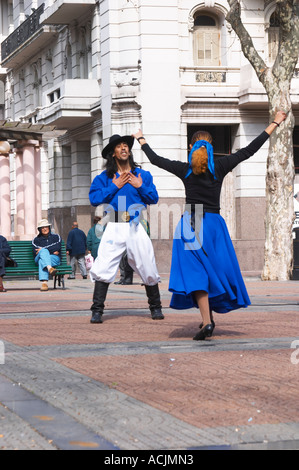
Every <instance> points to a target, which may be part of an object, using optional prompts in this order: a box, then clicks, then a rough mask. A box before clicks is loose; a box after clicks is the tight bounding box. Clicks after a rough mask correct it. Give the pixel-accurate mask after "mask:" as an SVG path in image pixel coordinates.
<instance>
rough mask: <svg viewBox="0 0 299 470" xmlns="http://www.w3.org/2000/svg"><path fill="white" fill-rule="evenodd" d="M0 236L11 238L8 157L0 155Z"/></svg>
mask: <svg viewBox="0 0 299 470" xmlns="http://www.w3.org/2000/svg"><path fill="white" fill-rule="evenodd" d="M0 234H1V235H3V236H4V237H5V238H7V237H10V236H11V218H10V168H9V157H7V156H4V155H0Z"/></svg>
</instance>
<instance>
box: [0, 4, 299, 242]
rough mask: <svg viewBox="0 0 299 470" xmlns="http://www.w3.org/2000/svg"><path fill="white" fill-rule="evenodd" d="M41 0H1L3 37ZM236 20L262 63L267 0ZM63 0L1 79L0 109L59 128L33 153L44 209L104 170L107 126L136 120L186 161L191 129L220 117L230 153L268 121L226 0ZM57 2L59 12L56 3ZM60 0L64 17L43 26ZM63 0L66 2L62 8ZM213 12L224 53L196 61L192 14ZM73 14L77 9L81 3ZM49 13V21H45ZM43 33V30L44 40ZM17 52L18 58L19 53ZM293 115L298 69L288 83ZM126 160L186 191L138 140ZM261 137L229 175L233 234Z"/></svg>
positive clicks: (125, 126)
mask: <svg viewBox="0 0 299 470" xmlns="http://www.w3.org/2000/svg"><path fill="white" fill-rule="evenodd" d="M42 3H43V2H42V0H35V1H30V0H25V1H24V2H21V1H18V0H16V1H14V2H13V5H12V6H11V7H9V5H8V2H6V1H2V2H1V3H0V6H1V8H0V29H1V25H2V29H1V31H0V37H1V40H3V39H4V38H5V37H6V36H7V34H9V33H11V32H12V31H13V30H14V29H16V28H17V27H18V26H19V25H20V24H22V22H23V21H24V19H25V18H26V16H28V15H31V14H32V9H33V8H38V7H39V6H40V5H41V4H42ZM249 3H250V8H246V9H244V10H243V13H242V14H243V21H244V23H245V26H246V27H247V28H248V31H249V33H250V34H251V35H252V38H253V42H254V44H255V46H256V48H257V50H258V52H259V53H260V54H261V56H262V57H263V58H264V59H265V60H266V62H267V57H268V23H269V18H270V16H271V14H272V12H273V11H274V8H275V3H276V2H274V1H273V2H271V1H267V2H264V1H263V0H251V1H250V2H249ZM68 5H69V4H68V3H67V2H64V1H63V0H55V1H54V0H46V1H45V12H44V15H43V21H45V23H44V24H43V28H44V29H43V31H44V32H43V34H42V35H40V36H38V37H37V38H36V39H35V44H36V45H37V46H38V45H39V44H40V47H36V48H35V49H34V50H33V49H32V51H33V52H32V54H31V55H30V54H29V56H28V57H27V55H28V50H29V49H28V48H27V49H26V51H27V52H26V54H25V55H24V54H23V53H22V52H20V53H19V54H18V56H17V58H18V60H17V61H16V62H14V65H13V66H12V68H11V70H10V68H9V67H8V69H7V77H6V79H5V78H4V79H3V81H4V83H5V87H6V93H5V96H6V99H5V117H6V118H11V119H12V120H19V119H20V120H25V121H28V120H29V119H31V120H32V122H37V123H45V124H55V125H57V127H58V129H65V130H66V131H67V132H66V133H65V134H64V135H63V136H61V137H60V138H57V139H56V141H49V142H48V143H47V145H45V148H44V149H43V151H42V154H41V155H42V169H43V171H42V188H43V198H42V208H43V210H46V209H47V208H50V209H51V210H55V208H59V209H60V208H70V210H71V212H72V214H73V213H74V208H75V207H80V206H87V207H88V205H89V202H88V189H89V185H90V181H91V179H93V178H94V177H95V176H96V174H98V173H99V172H100V171H101V170H102V167H103V159H102V158H101V150H102V148H103V146H105V145H106V144H107V142H108V139H109V137H110V136H111V135H112V134H115V133H119V134H123V135H124V134H131V133H133V132H135V131H136V130H138V129H139V128H140V127H141V128H142V130H143V132H144V134H145V135H146V137H147V139H148V141H149V143H150V145H151V146H152V147H153V148H154V149H155V150H156V151H157V153H158V154H160V155H163V156H165V157H168V158H171V159H179V160H182V161H185V160H186V156H187V145H188V142H187V133H188V126H189V125H193V126H198V127H200V126H201V125H219V126H222V125H228V126H230V127H231V132H232V150H237V149H239V148H241V147H243V146H246V145H247V144H248V143H249V142H250V141H251V140H252V139H253V138H254V137H256V136H257V135H258V134H259V133H260V132H261V131H262V130H263V129H264V128H265V127H266V125H267V123H268V119H269V118H268V105H267V97H266V95H265V91H264V90H263V87H262V86H261V85H260V83H259V81H258V79H257V77H256V75H255V72H254V71H253V69H252V67H251V66H250V64H249V63H248V61H247V60H246V59H245V58H244V56H243V54H242V52H241V50H240V44H239V41H238V39H237V38H236V36H235V34H234V32H233V31H232V29H231V27H230V25H228V24H227V23H226V21H225V15H226V13H227V11H228V9H229V6H228V2H227V1H226V0H218V1H214V0H202V1H201V0H199V1H194V0H176V1H173V0H164V1H163V2H161V1H158V0H129V1H126V0H100V1H99V2H98V3H96V4H95V3H93V2H91V1H90V0H85V1H84V2H81V6H82V9H81V10H80V14H78V15H77V17H76V18H73V19H72V20H71V21H69V18H70V16H71V15H72V14H73V11H75V8H77V6H78V5H79V6H80V3H79V2H78V4H75V3H74V4H73V7H71V8H72V9H70V7H69V6H68ZM58 6H59V7H61V10H59V9H58ZM63 8H65V12H66V13H65V21H66V23H68V24H63V19H62V21H61V22H60V23H59V21H58V20H57V17H55V18H56V19H55V21H56V23H55V24H54V23H53V24H51V18H53V16H52V15H54V16H55V14H56V15H57V14H58V11H63ZM68 8H69V9H68ZM199 10H201V11H202V12H205V13H207V14H209V13H212V14H214V15H216V17H217V18H218V22H219V25H220V29H219V33H220V38H221V39H220V50H221V61H220V64H219V65H218V66H213V67H196V66H195V65H194V59H193V19H192V18H193V15H194V13H195V12H196V11H199ZM78 11H79V10H78ZM47 18H48V19H49V21H48V22H47ZM45 38H47V39H45ZM24 57H25V59H24ZM291 88H292V93H293V102H294V110H295V113H297V114H298V108H299V92H298V90H299V77H298V78H294V80H293V82H292V87H291ZM133 150H134V157H135V159H136V160H137V161H138V162H139V163H142V165H143V167H144V168H145V169H150V170H151V172H152V174H153V176H154V181H155V184H156V186H157V189H158V191H159V195H160V198H161V201H162V202H163V199H167V200H168V201H169V200H174V201H180V203H181V202H182V201H183V199H184V189H183V185H182V183H181V182H180V181H179V180H178V179H177V178H175V177H173V176H171V175H170V174H168V173H166V172H163V171H162V170H159V169H158V168H154V167H152V165H151V164H149V163H148V162H147V161H146V157H145V155H144V154H143V152H142V151H141V150H140V148H139V145H138V144H135V146H134V149H133ZM266 159H267V144H265V146H264V147H263V149H262V150H261V151H260V152H258V154H257V155H256V156H254V157H253V158H251V159H250V160H249V161H247V162H244V163H242V165H240V166H239V167H238V168H237V169H235V170H234V172H233V173H232V174H231V175H229V176H228V177H227V180H226V181H225V184H224V188H223V194H224V195H223V197H222V209H223V214H224V215H225V218H226V220H227V221H228V225H229V228H230V231H231V234H232V235H233V236H234V235H235V234H236V233H237V231H238V230H237V228H236V201H237V200H238V203H239V200H240V199H242V198H244V200H245V199H246V201H247V203H248V198H249V199H252V200H256V201H257V200H258V199H259V198H263V197H264V194H265V171H266Z"/></svg>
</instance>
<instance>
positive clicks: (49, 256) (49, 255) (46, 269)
mask: <svg viewBox="0 0 299 470" xmlns="http://www.w3.org/2000/svg"><path fill="white" fill-rule="evenodd" d="M37 230H38V232H39V233H38V236H37V237H35V238H34V239H33V240H32V248H33V255H34V261H35V263H36V264H37V265H38V270H39V276H38V278H39V280H40V281H41V283H42V285H41V288H40V290H41V291H48V290H49V287H48V280H49V275H51V276H55V274H56V272H57V269H56V266H59V265H60V262H61V260H60V256H61V253H60V252H61V238H60V236H59V235H57V234H56V233H52V232H51V224H50V223H49V222H48V220H47V219H42V220H41V221H40V222H39V223H38V226H37Z"/></svg>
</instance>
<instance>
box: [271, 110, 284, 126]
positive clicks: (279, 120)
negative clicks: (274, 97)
mask: <svg viewBox="0 0 299 470" xmlns="http://www.w3.org/2000/svg"><path fill="white" fill-rule="evenodd" d="M286 117H287V114H286V113H285V112H284V111H278V112H277V113H276V114H275V117H274V121H275V122H277V124H281V123H282V122H283V121H284V120H285V119H286Z"/></svg>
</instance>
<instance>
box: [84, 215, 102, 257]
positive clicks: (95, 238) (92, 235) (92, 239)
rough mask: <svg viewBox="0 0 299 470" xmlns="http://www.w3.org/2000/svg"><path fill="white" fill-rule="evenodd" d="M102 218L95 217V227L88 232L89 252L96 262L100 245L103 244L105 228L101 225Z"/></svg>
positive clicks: (87, 243)
mask: <svg viewBox="0 0 299 470" xmlns="http://www.w3.org/2000/svg"><path fill="white" fill-rule="evenodd" d="M101 220H102V217H99V216H95V217H94V219H93V226H92V227H91V228H90V229H89V230H88V234H87V238H86V245H87V251H88V253H90V254H91V256H92V257H93V259H94V260H95V259H96V257H97V256H98V249H99V244H100V243H101V240H102V237H103V233H104V230H105V226H103V225H102V224H101Z"/></svg>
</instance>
